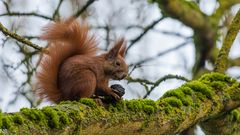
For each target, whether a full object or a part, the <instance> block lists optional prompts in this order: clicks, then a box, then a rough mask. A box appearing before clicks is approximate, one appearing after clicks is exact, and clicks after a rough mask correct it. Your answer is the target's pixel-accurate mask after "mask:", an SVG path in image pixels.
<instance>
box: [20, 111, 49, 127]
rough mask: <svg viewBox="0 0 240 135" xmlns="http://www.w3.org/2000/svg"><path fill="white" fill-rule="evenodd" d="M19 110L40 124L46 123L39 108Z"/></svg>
mask: <svg viewBox="0 0 240 135" xmlns="http://www.w3.org/2000/svg"><path fill="white" fill-rule="evenodd" d="M20 112H21V113H22V114H24V115H25V116H26V117H27V118H28V119H29V120H31V121H33V122H35V123H39V124H40V125H41V124H42V125H46V123H47V121H46V119H45V116H44V114H43V112H42V111H41V110H39V109H29V108H22V109H21V110H20Z"/></svg>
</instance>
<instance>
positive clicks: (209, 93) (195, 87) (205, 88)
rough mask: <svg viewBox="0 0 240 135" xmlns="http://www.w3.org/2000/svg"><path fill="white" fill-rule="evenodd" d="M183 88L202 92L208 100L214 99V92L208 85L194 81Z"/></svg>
mask: <svg viewBox="0 0 240 135" xmlns="http://www.w3.org/2000/svg"><path fill="white" fill-rule="evenodd" d="M183 86H185V87H189V88H191V89H192V90H193V91H196V92H201V93H202V94H203V95H206V97H207V98H209V99H212V97H213V90H212V89H211V87H208V86H207V85H206V84H204V83H201V82H199V81H192V82H189V83H186V84H184V85H183Z"/></svg>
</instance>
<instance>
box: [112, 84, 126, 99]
mask: <svg viewBox="0 0 240 135" xmlns="http://www.w3.org/2000/svg"><path fill="white" fill-rule="evenodd" d="M111 88H112V89H113V90H114V92H115V93H116V94H117V95H118V96H119V97H122V96H123V95H124V94H125V89H124V88H123V87H122V86H121V85H120V84H113V85H111Z"/></svg>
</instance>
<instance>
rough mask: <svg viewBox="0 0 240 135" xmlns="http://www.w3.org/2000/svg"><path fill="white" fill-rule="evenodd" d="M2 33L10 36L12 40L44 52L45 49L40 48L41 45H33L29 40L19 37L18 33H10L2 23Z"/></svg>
mask: <svg viewBox="0 0 240 135" xmlns="http://www.w3.org/2000/svg"><path fill="white" fill-rule="evenodd" d="M0 31H2V33H3V34H4V35H6V36H10V37H11V38H13V39H16V40H17V41H18V42H21V43H23V44H25V45H28V46H30V47H32V48H34V49H36V50H38V51H43V48H42V47H40V46H39V45H36V44H34V43H32V42H31V41H29V40H28V39H26V38H23V37H21V36H19V35H18V34H16V33H13V32H10V31H9V30H8V29H7V28H6V27H4V26H3V25H2V23H0Z"/></svg>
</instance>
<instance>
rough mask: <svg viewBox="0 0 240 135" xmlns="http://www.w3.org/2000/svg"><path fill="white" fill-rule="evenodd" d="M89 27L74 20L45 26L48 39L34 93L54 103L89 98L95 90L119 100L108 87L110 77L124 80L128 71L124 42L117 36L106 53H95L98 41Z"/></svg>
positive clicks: (45, 36)
mask: <svg viewBox="0 0 240 135" xmlns="http://www.w3.org/2000/svg"><path fill="white" fill-rule="evenodd" d="M88 31H89V29H88V26H87V25H86V24H84V23H81V24H79V23H78V22H77V21H76V20H75V19H68V20H66V21H63V22H56V23H54V24H51V25H49V26H47V27H46V28H45V29H44V32H45V33H44V34H43V35H42V39H45V40H48V42H49V45H48V47H47V51H48V53H47V54H43V56H42V58H41V61H40V69H38V71H37V89H36V93H37V94H38V95H40V97H41V98H42V99H43V98H47V99H48V100H50V101H53V102H56V103H57V102H60V101H62V100H77V99H79V98H81V97H91V96H92V95H93V94H94V92H95V90H96V89H102V90H103V91H104V92H105V93H106V94H109V95H112V96H114V97H115V98H116V99H119V96H118V95H117V94H116V93H114V92H113V90H112V89H111V88H110V87H109V86H108V81H109V79H117V80H120V79H123V78H124V77H125V76H126V75H127V72H128V68H127V65H126V63H125V61H124V55H125V54H124V53H125V48H126V47H125V41H124V39H120V40H118V41H117V42H116V43H115V46H114V47H113V48H112V49H110V50H109V51H108V52H107V53H104V54H102V55H99V56H97V55H96V53H97V50H98V49H97V47H96V45H97V43H96V40H95V37H94V36H91V35H89V32H88Z"/></svg>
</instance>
